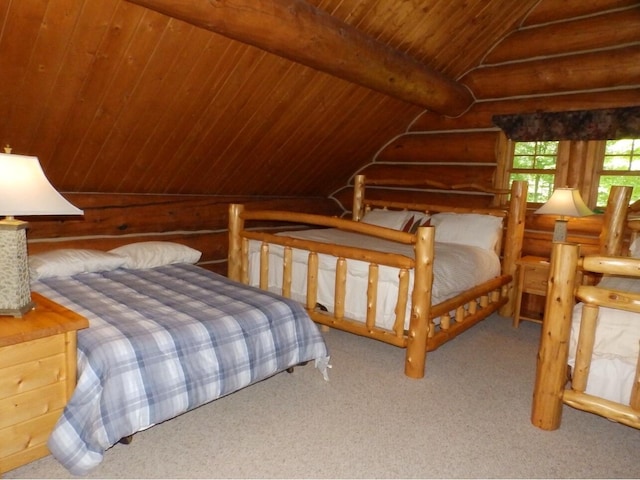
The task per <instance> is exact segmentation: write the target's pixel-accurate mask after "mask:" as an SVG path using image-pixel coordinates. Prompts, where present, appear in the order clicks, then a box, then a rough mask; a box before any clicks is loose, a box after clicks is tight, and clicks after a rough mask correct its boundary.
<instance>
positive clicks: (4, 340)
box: [0, 293, 89, 474]
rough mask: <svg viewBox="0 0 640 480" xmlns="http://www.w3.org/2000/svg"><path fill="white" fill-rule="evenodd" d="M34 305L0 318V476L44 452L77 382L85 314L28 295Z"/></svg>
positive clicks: (36, 295)
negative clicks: (78, 342) (16, 314)
mask: <svg viewBox="0 0 640 480" xmlns="http://www.w3.org/2000/svg"><path fill="white" fill-rule="evenodd" d="M32 298H33V301H34V302H35V304H36V308H35V309H33V310H32V311H30V312H28V313H26V314H25V315H24V317H22V318H14V317H0V474H2V473H4V472H7V471H9V470H12V469H14V468H17V467H19V466H21V465H24V464H26V463H29V462H31V461H33V460H36V459H38V458H41V457H44V456H46V455H48V454H49V450H48V449H47V439H48V438H49V434H50V433H51V430H52V429H53V427H54V425H55V424H56V422H57V421H58V418H60V415H61V413H62V409H63V408H64V406H65V405H66V403H67V401H68V400H69V398H70V397H71V394H72V392H73V390H74V388H75V385H76V353H77V352H76V338H77V337H76V334H77V330H79V329H82V328H86V327H88V326H89V322H88V321H87V319H86V318H84V317H82V316H80V315H78V314H76V313H75V312H72V311H71V310H68V309H66V308H64V307H62V306H61V305H58V304H57V303H55V302H53V301H51V300H49V299H48V298H45V297H43V296H42V295H39V294H37V293H32Z"/></svg>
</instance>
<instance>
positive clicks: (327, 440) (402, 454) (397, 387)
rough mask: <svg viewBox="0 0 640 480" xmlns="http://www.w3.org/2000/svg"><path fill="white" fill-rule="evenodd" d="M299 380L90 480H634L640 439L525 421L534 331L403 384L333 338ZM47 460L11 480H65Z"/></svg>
mask: <svg viewBox="0 0 640 480" xmlns="http://www.w3.org/2000/svg"><path fill="white" fill-rule="evenodd" d="M325 338H326V341H327V344H328V346H329V349H330V351H331V355H332V361H331V363H332V365H333V368H332V369H331V371H330V381H329V382H325V381H324V380H323V379H322V376H321V375H320V373H318V372H317V371H316V370H315V369H314V368H313V367H312V366H310V365H308V366H305V367H299V368H297V369H296V371H295V372H294V373H293V374H287V373H282V374H279V375H276V376H275V377H273V378H270V379H268V380H266V381H264V382H261V383H259V384H256V385H253V386H251V387H248V388H246V389H244V390H242V391H240V392H237V393H234V394H232V395H229V396H227V397H225V398H222V399H220V400H217V401H214V402H212V403H210V404H208V405H205V406H203V407H201V408H198V409H196V410H194V411H191V412H189V413H187V414H185V415H182V416H180V417H178V418H175V419H173V420H170V421H168V422H165V423H163V424H161V425H157V426H155V427H152V428H150V429H149V430H147V431H144V432H140V433H138V434H136V436H135V437H134V441H133V443H132V444H131V445H128V446H125V445H120V444H118V445H116V446H115V447H113V448H111V449H110V450H109V451H108V452H107V453H106V455H105V458H104V461H103V462H102V464H101V465H100V466H99V467H98V468H96V469H95V470H94V471H92V472H91V474H90V475H89V477H90V478H614V477H616V478H640V431H639V430H635V429H632V428H630V427H626V426H623V425H619V424H616V423H613V422H610V421H608V420H606V419H603V418H600V417H598V416H595V415H592V414H587V413H583V412H579V411H576V410H573V409H570V408H569V407H565V410H564V413H563V422H562V426H561V428H560V429H558V430H556V431H553V432H546V431H542V430H539V429H537V428H535V427H533V426H532V425H531V423H530V421H529V416H530V408H531V395H532V388H533V381H534V375H535V357H536V351H537V346H538V339H539V326H538V325H536V324H532V323H528V322H524V323H523V324H522V325H521V326H520V328H518V329H514V328H512V327H511V324H510V320H508V319H505V318H501V317H499V316H493V317H491V318H489V319H487V320H486V321H484V322H482V323H481V324H480V325H478V326H476V327H474V328H473V329H472V330H470V331H468V332H466V333H465V334H463V335H462V336H461V337H459V338H458V339H456V340H454V341H453V342H450V343H448V344H446V345H444V346H443V347H441V348H440V349H438V350H437V351H435V352H432V353H430V354H429V356H428V359H427V374H426V376H425V378H424V379H422V380H412V379H409V378H407V377H405V376H404V375H403V362H404V350H401V349H398V348H396V347H392V346H389V345H385V344H382V343H379V342H376V341H372V340H368V339H364V338H361V337H357V336H354V335H350V334H346V333H343V332H338V331H330V332H327V333H326V334H325ZM68 476H69V474H68V473H67V472H66V470H64V468H62V467H61V466H60V465H59V464H58V463H57V462H56V461H55V460H54V459H53V458H52V457H47V458H44V459H41V460H38V461H36V462H33V463H31V464H29V465H26V466H23V467H21V468H18V469H16V470H13V471H11V472H9V473H7V474H5V478H63V477H68Z"/></svg>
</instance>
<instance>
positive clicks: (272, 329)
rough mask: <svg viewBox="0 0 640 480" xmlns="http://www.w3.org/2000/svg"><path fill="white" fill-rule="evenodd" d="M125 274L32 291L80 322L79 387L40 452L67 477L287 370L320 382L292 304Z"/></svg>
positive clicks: (230, 288)
mask: <svg viewBox="0 0 640 480" xmlns="http://www.w3.org/2000/svg"><path fill="white" fill-rule="evenodd" d="M34 260H36V259H34ZM125 266H126V265H123V266H122V267H118V268H112V267H113V265H111V266H109V267H108V269H107V270H104V271H92V272H90V273H75V274H73V275H65V276H47V275H45V276H44V278H38V279H36V280H35V281H33V283H32V289H33V291H35V292H38V293H40V294H42V295H45V296H46V297H49V298H50V299H52V300H54V301H55V302H57V303H59V304H61V305H64V306H65V307H67V308H69V309H71V310H73V311H75V312H77V313H79V314H81V315H83V316H84V317H86V318H87V319H88V320H89V325H90V326H89V328H87V329H84V330H81V331H79V332H78V375H77V387H76V389H75V391H74V393H73V395H72V397H71V399H70V401H69V402H68V404H67V406H66V408H65V409H64V413H63V415H62V417H61V418H60V420H59V421H58V423H57V425H56V426H55V428H54V430H53V432H52V434H51V436H50V438H49V442H48V446H49V449H50V451H51V453H52V454H53V455H54V456H55V458H56V459H57V460H58V461H60V462H61V463H62V464H63V465H64V466H65V467H66V468H67V469H68V470H69V471H70V472H71V473H73V474H76V475H82V474H85V473H87V472H88V471H90V470H91V469H92V468H94V467H95V466H97V465H98V464H99V463H100V462H101V461H102V459H103V456H104V453H105V451H106V450H107V449H109V448H110V447H111V446H112V445H114V444H115V443H117V442H118V441H119V440H120V439H122V438H124V437H127V436H130V435H131V434H133V433H135V432H137V431H140V430H143V429H145V428H148V427H150V426H152V425H154V424H157V423H160V422H163V421H165V420H168V419H170V418H173V417H175V416H177V415H180V414H181V413H184V412H186V411H188V410H191V409H193V408H196V407H198V406H200V405H202V404H204V403H207V402H209V401H212V400H214V399H216V398H220V397H222V396H224V395H227V394H230V393H232V392H234V391H237V390H238V389H241V388H243V387H245V386H247V385H250V384H252V383H255V382H257V381H260V380H263V379H266V378H268V377H270V376H272V375H275V374H277V373H278V372H281V371H283V370H287V369H289V368H291V367H293V366H297V365H300V364H304V363H306V362H311V363H315V365H316V367H317V368H319V369H320V370H321V372H322V373H323V374H325V375H326V368H327V363H328V352H327V348H326V345H325V343H324V340H323V339H322V336H321V334H320V333H319V330H318V328H317V326H316V325H315V324H314V323H313V322H312V321H311V320H310V319H309V317H308V315H307V314H306V312H305V311H304V309H303V308H302V307H301V306H300V305H299V304H298V303H297V302H295V301H292V300H287V299H283V298H282V297H280V296H278V295H274V294H271V293H269V292H264V291H260V290H258V289H254V288H251V287H248V286H245V285H241V284H239V283H236V282H233V281H230V280H229V279H227V278H226V277H223V276H220V275H217V274H215V273H212V272H210V271H208V270H205V269H203V268H200V267H197V266H195V265H190V264H182V263H178V264H170V265H162V266H157V267H153V268H141V269H130V268H124V267H125ZM105 268H106V267H105ZM95 269H96V270H100V268H95ZM81 271H84V272H87V269H86V268H85V269H81Z"/></svg>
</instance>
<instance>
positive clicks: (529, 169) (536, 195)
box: [509, 142, 640, 203]
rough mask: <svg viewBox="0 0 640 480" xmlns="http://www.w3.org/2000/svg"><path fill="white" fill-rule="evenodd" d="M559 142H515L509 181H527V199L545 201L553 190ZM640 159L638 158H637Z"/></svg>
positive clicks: (529, 200) (531, 201)
mask: <svg viewBox="0 0 640 480" xmlns="http://www.w3.org/2000/svg"><path fill="white" fill-rule="evenodd" d="M558 144H559V142H516V143H515V151H514V154H513V167H512V168H511V174H510V178H509V180H510V182H509V183H511V182H512V181H513V180H526V181H527V182H528V183H529V189H528V194H527V201H528V202H530V203H544V202H546V201H547V200H548V199H549V197H551V194H552V193H553V190H554V185H555V177H556V163H557V159H558ZM639 160H640V159H639Z"/></svg>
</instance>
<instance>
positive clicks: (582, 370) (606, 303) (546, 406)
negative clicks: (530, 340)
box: [531, 243, 640, 430]
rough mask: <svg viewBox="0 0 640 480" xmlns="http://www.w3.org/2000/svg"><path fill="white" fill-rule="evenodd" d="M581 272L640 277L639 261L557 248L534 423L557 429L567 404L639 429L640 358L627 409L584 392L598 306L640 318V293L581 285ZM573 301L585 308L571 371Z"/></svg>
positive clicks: (575, 247) (540, 354) (569, 247)
mask: <svg viewBox="0 0 640 480" xmlns="http://www.w3.org/2000/svg"><path fill="white" fill-rule="evenodd" d="M579 270H583V271H588V272H595V273H598V274H614V275H625V276H636V277H640V259H634V258H628V257H613V256H586V257H583V258H580V257H579V246H578V245H572V244H567V243H557V244H554V246H553V250H552V255H551V266H550V274H549V284H548V292H547V303H546V308H545V314H544V322H543V326H542V332H541V340H540V349H539V352H538V362H537V369H536V381H535V387H534V393H533V406H532V414H531V422H532V423H533V424H534V425H535V426H537V427H539V428H541V429H543V430H555V429H557V428H559V426H560V423H561V417H562V407H563V404H567V405H569V406H571V407H574V408H577V409H580V410H583V411H586V412H591V413H595V414H597V415H600V416H603V417H606V418H608V419H610V420H613V421H616V422H619V423H622V424H625V425H628V426H630V427H633V428H640V356H639V358H638V360H637V363H636V371H635V379H634V383H633V386H632V389H631V395H630V398H629V400H628V405H627V404H623V403H619V402H614V401H611V400H607V399H605V398H600V397H597V396H594V395H590V394H588V393H585V390H586V387H587V384H588V379H589V373H590V367H591V362H592V357H593V351H594V343H595V337H596V327H597V320H598V313H599V309H600V307H607V308H613V309H620V310H625V311H629V312H637V313H640V294H637V293H630V292H624V291H618V290H611V289H607V288H600V287H597V286H589V285H578V284H577V279H578V271H579ZM575 301H581V302H583V304H584V306H583V309H582V317H581V322H580V327H579V334H578V337H577V340H576V341H577V345H576V355H575V365H574V367H573V369H571V370H569V369H568V365H567V364H568V358H569V344H570V335H571V323H572V314H573V307H574V304H575ZM638 321H640V316H639V318H638ZM574 334H575V332H574Z"/></svg>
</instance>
